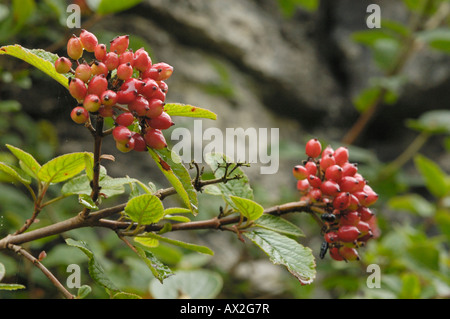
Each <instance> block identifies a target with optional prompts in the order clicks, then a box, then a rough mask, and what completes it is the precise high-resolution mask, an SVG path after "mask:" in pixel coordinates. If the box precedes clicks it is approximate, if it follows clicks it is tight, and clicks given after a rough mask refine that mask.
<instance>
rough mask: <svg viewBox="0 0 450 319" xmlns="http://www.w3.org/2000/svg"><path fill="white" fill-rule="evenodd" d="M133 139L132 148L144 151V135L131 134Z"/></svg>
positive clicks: (145, 145)
mask: <svg viewBox="0 0 450 319" xmlns="http://www.w3.org/2000/svg"><path fill="white" fill-rule="evenodd" d="M133 139H134V150H135V151H136V152H145V151H146V150H147V143H146V142H145V139H144V137H142V135H141V134H139V133H134V134H133Z"/></svg>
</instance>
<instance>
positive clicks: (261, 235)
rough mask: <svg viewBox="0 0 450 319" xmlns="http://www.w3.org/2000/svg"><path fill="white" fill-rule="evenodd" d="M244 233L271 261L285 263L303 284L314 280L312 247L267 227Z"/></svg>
mask: <svg viewBox="0 0 450 319" xmlns="http://www.w3.org/2000/svg"><path fill="white" fill-rule="evenodd" d="M243 235H244V236H245V237H247V238H248V239H250V240H251V241H252V242H253V243H255V244H256V245H257V246H258V247H260V248H261V249H262V250H263V251H264V252H265V253H266V254H267V255H268V256H269V258H270V261H271V262H273V263H274V264H280V265H284V266H285V267H286V268H287V270H289V272H290V273H291V274H292V275H294V276H295V277H296V278H297V279H298V280H299V281H300V282H301V283H302V284H303V285H305V284H310V283H311V282H312V281H313V280H314V278H315V276H316V269H315V268H316V263H315V260H314V256H313V254H312V251H311V249H309V248H307V247H304V246H302V245H300V244H299V243H298V242H297V241H295V240H293V239H291V238H288V237H286V236H283V235H280V234H278V233H276V232H274V231H270V230H267V229H255V230H251V231H246V232H243Z"/></svg>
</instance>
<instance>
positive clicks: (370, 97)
mask: <svg viewBox="0 0 450 319" xmlns="http://www.w3.org/2000/svg"><path fill="white" fill-rule="evenodd" d="M380 94H381V89H380V88H379V87H369V88H367V89H364V90H362V91H361V92H360V93H359V94H358V96H357V97H356V98H355V99H353V104H354V105H355V108H356V109H357V110H358V111H359V112H361V113H363V112H364V111H366V110H367V109H368V108H370V106H371V105H373V104H374V103H375V102H376V101H377V100H378V99H379V97H380Z"/></svg>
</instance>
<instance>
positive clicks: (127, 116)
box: [116, 112, 134, 126]
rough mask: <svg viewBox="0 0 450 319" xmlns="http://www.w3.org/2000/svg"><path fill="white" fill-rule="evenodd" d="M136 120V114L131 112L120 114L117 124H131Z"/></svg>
mask: <svg viewBox="0 0 450 319" xmlns="http://www.w3.org/2000/svg"><path fill="white" fill-rule="evenodd" d="M133 122H134V115H133V114H131V113H130V112H125V113H122V114H120V115H119V116H118V117H117V118H116V124H117V125H120V126H130V125H131V124H133Z"/></svg>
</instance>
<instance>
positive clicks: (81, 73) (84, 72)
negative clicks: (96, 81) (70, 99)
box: [75, 63, 92, 83]
mask: <svg viewBox="0 0 450 319" xmlns="http://www.w3.org/2000/svg"><path fill="white" fill-rule="evenodd" d="M91 75H92V70H91V67H90V66H89V65H88V64H87V63H81V64H80V65H78V66H77V68H76V69H75V77H76V78H78V79H80V80H81V81H83V82H84V83H87V82H88V81H89V79H90V78H91Z"/></svg>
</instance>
